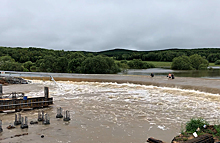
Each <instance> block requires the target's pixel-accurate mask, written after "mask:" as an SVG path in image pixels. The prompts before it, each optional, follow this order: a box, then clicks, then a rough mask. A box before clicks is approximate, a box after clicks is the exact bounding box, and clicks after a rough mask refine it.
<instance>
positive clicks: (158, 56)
mask: <svg viewBox="0 0 220 143" xmlns="http://www.w3.org/2000/svg"><path fill="white" fill-rule="evenodd" d="M97 53H98V54H103V55H106V56H110V57H114V59H116V60H133V59H141V60H142V61H165V62H171V61H172V60H173V58H175V57H178V56H182V55H186V56H191V55H194V54H198V55H201V56H202V57H203V58H205V59H207V60H208V61H209V62H215V61H216V60H218V59H220V48H198V49H166V50H155V51H154V50H152V51H132V50H125V49H114V50H107V51H102V52H97Z"/></svg>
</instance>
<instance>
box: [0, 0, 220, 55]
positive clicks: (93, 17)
mask: <svg viewBox="0 0 220 143" xmlns="http://www.w3.org/2000/svg"><path fill="white" fill-rule="evenodd" d="M219 7H220V2H219V1H218V0H213V1H208V0H204V1H200V0H194V1H190V0H187V1H186V0H178V1H176V0H166V1H164V0H157V1H150V0H149V1H148V0H147V1H146V0H139V1H131V0H120V1H118V0H106V1H102V0H93V1H90V0H81V1H75V0H62V1H61V0H38V1H30V0H19V1H13V0H9V1H0V9H1V11H2V12H1V13H0V18H1V22H0V45H1V46H11V47H13V46H20V47H29V46H34V47H43V48H48V49H59V50H61V49H64V50H74V51H82V50H83V51H102V50H107V49H113V48H117V47H120V48H128V49H136V50H154V49H155V50H158V49H167V48H172V47H179V48H197V47H220V42H219V40H218V37H219V36H220V25H219V21H220V11H219V10H218V9H219Z"/></svg>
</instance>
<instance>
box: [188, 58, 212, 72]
mask: <svg viewBox="0 0 220 143" xmlns="http://www.w3.org/2000/svg"><path fill="white" fill-rule="evenodd" d="M189 58H190V61H191V64H192V67H193V68H195V69H197V70H198V69H199V66H200V65H201V64H203V66H202V67H203V68H204V66H206V68H207V67H208V65H209V62H208V61H207V60H206V59H203V58H202V57H201V56H200V55H198V54H194V55H192V56H190V57H189Z"/></svg>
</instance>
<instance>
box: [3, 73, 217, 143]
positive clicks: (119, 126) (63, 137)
mask: <svg viewBox="0 0 220 143" xmlns="http://www.w3.org/2000/svg"><path fill="white" fill-rule="evenodd" d="M50 75H51V74H50ZM52 75H53V76H54V77H60V76H61V75H63V77H64V76H65V77H66V76H67V75H68V79H69V81H68V80H67V81H56V82H54V81H45V80H34V78H32V77H31V78H32V80H31V83H30V84H25V85H24V84H23V85H8V86H4V87H3V92H4V93H10V92H15V91H17V92H18V91H20V92H24V93H25V95H27V96H43V94H44V93H43V87H44V86H47V87H49V90H50V91H49V92H50V96H52V97H53V98H54V104H53V105H52V106H50V107H49V108H44V109H35V110H28V111H21V112H20V113H21V114H22V116H27V117H28V122H30V121H34V120H37V115H38V111H39V110H40V111H42V110H44V111H45V112H46V113H48V114H49V115H50V122H51V124H50V125H42V124H41V123H39V124H37V125H30V124H29V128H28V129H23V130H22V129H20V127H19V126H18V127H16V128H15V129H12V130H8V129H6V127H7V126H8V125H10V124H13V122H14V116H15V115H14V114H15V113H8V114H6V113H0V119H1V120H2V121H3V130H4V131H3V132H2V133H1V134H0V139H2V140H1V141H0V142H33V143H35V142H36V143H38V142H51V143H52V142H58V143H61V142H62V143H69V142H74V143H84V142H91V143H98V142H102V143H113V142H122V143H128V142H129V143H130V142H132V143H139V142H140V143H144V142H145V141H146V140H147V138H149V137H154V138H157V139H161V140H163V141H166V142H170V141H171V140H172V139H173V137H174V136H176V135H178V134H179V133H180V132H181V130H182V129H183V127H184V125H185V123H186V122H187V121H189V120H190V119H191V118H193V117H203V118H204V119H206V120H207V121H209V122H210V123H211V124H214V123H219V118H220V113H219V112H218V110H219V109H220V104H219V102H220V97H219V94H214V92H213V93H209V92H201V91H197V90H192V89H181V88H178V87H177V88H174V87H166V86H154V85H153V84H152V85H147V84H146V85H144V84H143V81H149V82H152V83H154V82H155V83H158V82H161V84H163V83H169V84H171V83H175V84H180V83H181V84H182V85H183V84H186V85H189V86H190V83H191V84H192V83H195V84H196V85H198V86H199V87H201V88H204V87H203V86H206V87H208V85H211V84H210V83H212V84H213V86H214V85H216V89H217V88H219V87H218V86H217V85H219V82H220V81H218V80H209V79H201V78H200V79H197V80H195V79H193V78H192V79H190V78H189V79H187V80H185V78H177V79H175V80H168V79H167V78H166V77H165V76H164V77H163V76H160V77H156V78H150V77H149V76H142V75H135V76H124V75H117V76H116V75H77V74H67V75H66V74H52ZM70 77H78V78H79V79H80V80H83V78H85V79H91V80H92V81H90V82H86V81H81V82H75V81H74V80H73V81H71V80H70V79H71V78H70ZM55 79H56V78H55ZM103 79H105V80H106V81H105V82H96V80H97V81H99V80H103ZM125 79H127V80H128V81H129V82H126V81H125ZM65 80H66V79H65ZM111 80H112V82H111ZM116 80H117V81H123V82H115V81H116ZM142 80H143V81H142ZM137 81H139V82H140V83H142V84H139V83H138V82H137ZM132 82H135V83H136V84H134V83H132ZM203 84H207V85H203ZM59 107H62V108H63V109H64V110H69V111H70V117H71V120H70V121H69V122H64V121H63V120H62V119H57V118H55V116H56V111H57V108H59ZM21 133H28V135H26V136H22V137H15V138H10V137H11V136H13V135H16V134H21ZM41 135H44V138H41Z"/></svg>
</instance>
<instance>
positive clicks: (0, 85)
mask: <svg viewBox="0 0 220 143" xmlns="http://www.w3.org/2000/svg"><path fill="white" fill-rule="evenodd" d="M1 98H2V84H0V99H1Z"/></svg>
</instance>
